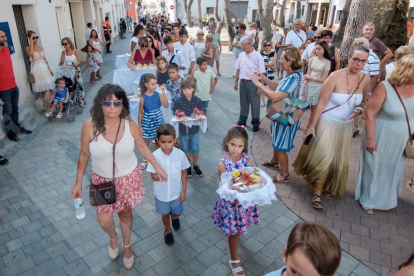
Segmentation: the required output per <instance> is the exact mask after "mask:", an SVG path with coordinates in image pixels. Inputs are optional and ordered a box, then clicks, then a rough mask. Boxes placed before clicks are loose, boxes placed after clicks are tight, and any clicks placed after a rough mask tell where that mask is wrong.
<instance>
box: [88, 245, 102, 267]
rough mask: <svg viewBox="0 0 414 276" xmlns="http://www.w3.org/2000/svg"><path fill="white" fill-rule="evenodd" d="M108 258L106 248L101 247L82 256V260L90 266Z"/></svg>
mask: <svg viewBox="0 0 414 276" xmlns="http://www.w3.org/2000/svg"><path fill="white" fill-rule="evenodd" d="M107 258H108V248H107V247H102V248H101V249H98V250H96V251H95V252H92V253H90V254H88V255H86V256H84V257H83V260H84V261H85V263H86V264H87V265H88V267H90V268H92V267H94V266H96V265H97V264H100V263H101V262H102V260H106V259H107Z"/></svg>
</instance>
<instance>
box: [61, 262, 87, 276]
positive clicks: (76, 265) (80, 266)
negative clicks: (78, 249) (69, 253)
mask: <svg viewBox="0 0 414 276" xmlns="http://www.w3.org/2000/svg"><path fill="white" fill-rule="evenodd" d="M64 269H65V271H66V273H67V274H68V275H70V276H75V275H80V274H81V273H82V272H84V271H87V270H88V269H89V267H88V266H87V265H86V263H85V262H84V261H83V260H77V261H75V262H73V263H71V264H69V265H67V266H65V268H64Z"/></svg>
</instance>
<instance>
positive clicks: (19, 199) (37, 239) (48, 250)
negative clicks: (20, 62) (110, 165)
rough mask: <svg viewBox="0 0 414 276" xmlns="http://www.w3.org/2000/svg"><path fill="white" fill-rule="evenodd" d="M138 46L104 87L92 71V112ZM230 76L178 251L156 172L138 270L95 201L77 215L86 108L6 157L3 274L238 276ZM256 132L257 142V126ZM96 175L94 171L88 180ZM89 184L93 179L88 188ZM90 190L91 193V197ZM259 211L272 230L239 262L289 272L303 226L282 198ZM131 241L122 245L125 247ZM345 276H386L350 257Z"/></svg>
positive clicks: (106, 66)
mask: <svg viewBox="0 0 414 276" xmlns="http://www.w3.org/2000/svg"><path fill="white" fill-rule="evenodd" d="M128 44H129V39H125V40H122V41H119V42H118V43H117V44H115V45H113V46H112V50H113V52H114V54H112V55H104V61H105V62H104V63H103V64H102V74H103V76H104V78H103V80H102V81H100V82H99V84H96V85H94V86H91V85H90V84H89V83H88V78H89V76H88V74H87V73H85V74H84V80H85V89H86V92H87V103H88V104H87V105H88V107H90V104H91V103H92V100H93V97H94V95H95V94H96V92H97V91H98V89H99V87H100V86H102V85H103V84H105V83H111V82H112V77H113V69H114V64H115V61H114V59H115V55H116V53H123V52H124V51H125V49H127V48H128ZM232 60H233V56H232V54H231V53H224V54H223V56H222V64H223V65H224V64H226V65H228V67H229V68H230V67H231V66H232ZM223 68H225V66H223ZM222 74H223V77H221V78H220V80H219V83H218V85H217V89H216V91H215V93H214V94H213V98H214V99H213V100H212V101H211V103H210V111H209V114H208V119H209V122H208V123H209V130H208V132H207V133H205V134H202V135H201V138H200V145H201V146H200V148H201V154H200V167H201V169H202V170H203V173H204V175H205V176H204V177H202V178H197V177H195V176H194V177H193V178H191V179H190V180H189V185H188V198H187V201H186V202H185V205H184V206H185V207H184V215H183V216H182V219H181V226H182V229H181V230H179V231H175V232H174V236H175V241H176V243H175V244H174V245H173V246H167V245H166V244H165V243H164V240H163V226H162V223H161V219H160V217H159V216H158V215H156V213H155V207H154V197H153V188H152V181H151V180H150V178H149V175H148V174H147V173H144V183H145V186H146V194H145V199H144V202H143V204H141V205H139V206H138V207H137V208H135V209H134V210H133V214H134V223H133V229H132V230H133V234H132V243H133V245H132V249H133V252H134V254H135V256H136V261H135V265H134V268H133V269H131V270H130V271H126V270H125V269H124V268H123V264H122V252H121V254H120V256H119V257H118V259H117V260H116V261H110V259H109V257H108V253H107V246H108V242H109V238H108V236H107V235H106V234H105V233H104V232H103V231H102V229H101V228H100V227H99V225H98V223H97V221H96V215H95V213H94V211H92V209H91V208H90V205H89V203H86V204H85V205H86V208H87V210H86V217H85V218H84V219H82V220H78V219H77V218H76V216H75V212H74V207H73V200H72V199H71V198H70V189H71V187H72V185H73V183H74V179H75V174H76V163H77V158H78V153H79V139H80V130H81V127H82V124H83V122H84V121H85V120H86V119H88V118H89V113H88V108H85V109H84V112H83V114H81V115H74V116H75V117H76V121H75V122H74V123H68V122H66V118H65V116H64V117H63V118H62V119H61V120H60V121H54V122H51V123H45V122H43V124H39V127H38V128H36V129H35V133H34V134H33V135H30V136H24V137H22V141H21V142H19V143H17V144H15V145H13V147H10V148H9V150H8V151H6V153H5V154H6V156H7V157H8V158H9V159H10V164H9V165H8V166H3V167H0V222H1V225H0V256H1V258H0V274H1V275H7V276H14V275H38V276H45V275H159V276H164V275H191V276H194V275H215V276H219V275H230V273H231V271H230V268H229V266H228V259H229V250H228V245H227V238H226V237H225V236H224V234H223V233H221V232H220V231H219V230H218V229H216V228H215V227H214V224H213V221H212V219H211V212H212V209H213V206H214V204H215V202H216V200H217V194H216V192H215V190H216V189H217V187H218V185H217V184H218V178H219V176H218V173H217V164H218V161H219V159H220V158H221V156H222V152H221V149H220V148H221V146H220V144H221V141H222V139H223V136H224V135H225V133H226V131H227V130H228V128H229V127H231V126H232V124H233V123H235V122H236V121H237V118H238V114H239V103H238V96H237V92H235V91H233V90H232V87H233V79H230V78H229V76H230V74H231V70H223V72H222ZM263 112H264V109H263V110H262V113H263ZM40 113H41V112H39V114H40ZM263 114H264V113H263ZM263 114H262V115H263ZM249 135H250V142H252V139H253V133H252V132H251V127H249ZM258 137H260V136H256V137H255V142H254V143H253V149H257V148H258V143H259V142H260V143H263V144H262V145H259V146H260V147H262V149H265V148H264V146H265V142H266V139H264V138H263V140H262V141H259V140H258V139H257V138H258ZM268 149H269V146H267V150H268ZM254 153H256V152H254ZM139 159H141V157H139ZM89 172H90V166H89V168H88V172H87V173H86V175H88V174H89ZM87 184H88V177H87V176H86V177H85V178H84V183H83V185H84V187H86V185H87ZM278 188H279V190H283V187H278ZM87 192H88V191H87V190H84V199H85V200H86V199H87ZM86 201H87V200H86ZM289 206H290V205H289ZM259 209H260V212H261V220H262V224H261V225H260V226H255V227H251V228H250V229H249V233H248V234H247V235H246V236H243V237H242V238H241V240H240V247H239V256H240V259H241V260H242V265H243V267H244V269H245V271H246V275H263V274H265V273H266V272H269V271H272V270H276V269H278V268H280V267H281V266H282V258H281V254H282V249H283V245H284V244H285V243H286V241H287V237H288V235H289V233H290V231H291V229H292V227H293V225H294V224H295V223H296V222H298V221H300V218H299V217H298V216H297V215H296V214H295V213H294V212H292V211H291V210H289V208H288V207H287V206H286V205H285V204H284V203H283V202H282V201H278V202H274V203H273V204H272V205H269V206H265V207H260V208H259ZM116 221H118V219H116ZM121 243H122V241H121V240H119V241H118V246H121ZM338 275H344V276H345V275H360V276H362V275H376V274H375V273H374V272H373V271H372V270H370V269H369V268H367V267H366V266H365V265H363V264H362V263H360V262H359V261H358V260H356V259H355V258H353V257H352V256H350V255H349V254H348V253H346V252H345V251H344V252H343V258H342V262H341V266H340V269H339V270H338Z"/></svg>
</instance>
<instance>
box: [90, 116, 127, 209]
mask: <svg viewBox="0 0 414 276" xmlns="http://www.w3.org/2000/svg"><path fill="white" fill-rule="evenodd" d="M120 127H121V120H120V121H119V125H118V131H117V132H116V136H115V142H114V145H113V147H112V158H113V166H112V180H111V181H109V182H106V183H102V184H99V185H93V184H92V181H91V183H90V185H89V199H90V202H91V205H92V206H101V205H110V204H114V203H115V202H116V192H115V147H116V139H117V138H118V133H119V128H120Z"/></svg>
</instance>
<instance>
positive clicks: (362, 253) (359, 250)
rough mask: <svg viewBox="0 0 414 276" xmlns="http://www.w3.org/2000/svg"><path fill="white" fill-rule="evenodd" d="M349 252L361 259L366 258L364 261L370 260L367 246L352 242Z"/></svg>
mask: <svg viewBox="0 0 414 276" xmlns="http://www.w3.org/2000/svg"><path fill="white" fill-rule="evenodd" d="M349 253H350V254H351V255H352V256H354V257H356V258H357V259H359V260H364V261H367V262H369V250H368V249H366V248H363V247H359V246H355V245H352V244H351V245H350V248H349Z"/></svg>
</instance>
